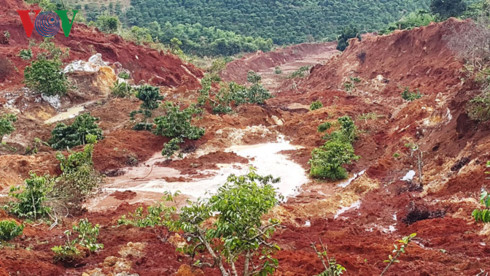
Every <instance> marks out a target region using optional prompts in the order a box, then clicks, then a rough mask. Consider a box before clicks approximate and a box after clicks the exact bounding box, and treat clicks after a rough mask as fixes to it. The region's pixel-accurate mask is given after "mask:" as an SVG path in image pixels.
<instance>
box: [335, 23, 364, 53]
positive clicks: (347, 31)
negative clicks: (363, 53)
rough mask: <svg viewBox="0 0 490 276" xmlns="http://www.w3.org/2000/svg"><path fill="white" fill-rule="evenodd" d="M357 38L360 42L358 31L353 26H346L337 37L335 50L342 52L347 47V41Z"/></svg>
mask: <svg viewBox="0 0 490 276" xmlns="http://www.w3.org/2000/svg"><path fill="white" fill-rule="evenodd" d="M351 38H357V39H359V40H361V34H360V32H359V30H358V29H357V28H356V27H354V26H347V27H345V28H344V29H343V30H342V33H341V34H340V35H339V37H338V39H337V40H338V44H337V50H339V51H344V50H345V49H346V48H347V46H349V39H351Z"/></svg>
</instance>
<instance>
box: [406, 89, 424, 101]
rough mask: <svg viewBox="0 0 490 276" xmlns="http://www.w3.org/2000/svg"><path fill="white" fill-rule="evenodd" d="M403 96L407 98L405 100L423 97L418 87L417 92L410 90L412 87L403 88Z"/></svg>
mask: <svg viewBox="0 0 490 276" xmlns="http://www.w3.org/2000/svg"><path fill="white" fill-rule="evenodd" d="M402 98H403V99H404V100H405V101H410V102H411V101H415V100H417V99H420V98H422V94H421V93H420V91H419V90H418V89H417V92H415V91H414V92H412V91H410V87H405V89H404V90H403V92H402Z"/></svg>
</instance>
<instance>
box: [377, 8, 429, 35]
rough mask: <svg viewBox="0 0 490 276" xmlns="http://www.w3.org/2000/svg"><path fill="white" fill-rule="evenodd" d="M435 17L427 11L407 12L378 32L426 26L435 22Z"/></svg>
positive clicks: (386, 32)
mask: <svg viewBox="0 0 490 276" xmlns="http://www.w3.org/2000/svg"><path fill="white" fill-rule="evenodd" d="M435 21H436V17H435V16H434V15H432V14H430V13H429V12H427V11H424V10H419V11H415V12H411V13H409V14H408V15H407V16H404V17H402V18H401V19H400V20H398V21H397V22H395V23H392V24H390V25H389V26H388V27H387V28H386V29H384V30H382V31H380V34H389V33H391V32H393V31H394V30H410V29H413V28H415V27H421V26H427V25H429V24H430V23H431V22H435Z"/></svg>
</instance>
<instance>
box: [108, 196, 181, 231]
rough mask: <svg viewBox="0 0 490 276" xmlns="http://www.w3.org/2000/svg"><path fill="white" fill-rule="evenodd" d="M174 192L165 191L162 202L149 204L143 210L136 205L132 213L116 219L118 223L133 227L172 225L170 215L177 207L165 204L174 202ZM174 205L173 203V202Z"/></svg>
mask: <svg viewBox="0 0 490 276" xmlns="http://www.w3.org/2000/svg"><path fill="white" fill-rule="evenodd" d="M176 196H178V193H176V194H170V193H166V195H165V197H164V198H163V199H164V202H160V203H159V204H157V205H155V206H149V207H147V209H146V213H145V212H144V209H143V207H138V208H137V209H136V210H135V211H134V213H130V214H128V215H124V216H122V217H121V218H120V219H118V220H117V224H118V225H131V226H135V227H142V228H144V227H158V226H167V227H171V226H172V224H171V223H172V215H173V214H175V212H176V211H177V208H176V207H175V206H167V205H166V203H167V202H173V203H175V199H174V198H175V197H176ZM174 205H175V204H174Z"/></svg>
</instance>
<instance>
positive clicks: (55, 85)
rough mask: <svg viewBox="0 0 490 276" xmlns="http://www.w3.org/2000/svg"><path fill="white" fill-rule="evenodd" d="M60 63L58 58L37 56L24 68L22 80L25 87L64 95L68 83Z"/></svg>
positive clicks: (49, 93)
mask: <svg viewBox="0 0 490 276" xmlns="http://www.w3.org/2000/svg"><path fill="white" fill-rule="evenodd" d="M61 65H62V63H61V61H60V60H57V59H46V58H45V57H38V59H37V60H35V61H33V62H32V63H31V65H30V66H27V67H26V68H25V70H24V82H25V84H26V85H27V87H29V88H32V89H34V90H35V91H37V92H39V93H42V94H45V95H49V96H53V95H64V94H66V92H67V91H68V86H69V83H68V80H67V79H66V76H65V74H64V73H63V71H62V70H61Z"/></svg>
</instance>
